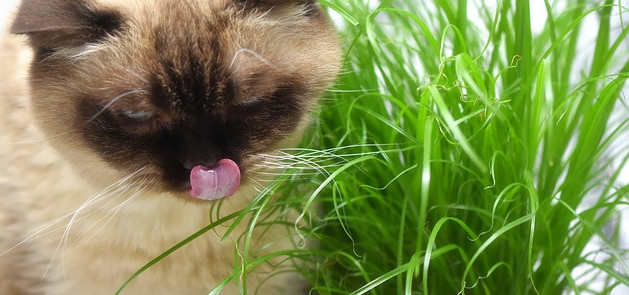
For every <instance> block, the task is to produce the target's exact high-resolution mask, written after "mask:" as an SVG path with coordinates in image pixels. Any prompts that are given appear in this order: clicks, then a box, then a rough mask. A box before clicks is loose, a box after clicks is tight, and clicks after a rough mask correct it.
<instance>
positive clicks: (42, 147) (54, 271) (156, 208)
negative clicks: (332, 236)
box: [0, 0, 341, 295]
mask: <svg viewBox="0 0 629 295" xmlns="http://www.w3.org/2000/svg"><path fill="white" fill-rule="evenodd" d="M10 31H11V33H13V34H14V35H7V36H5V37H4V38H3V40H2V42H1V44H0V46H1V52H0V58H1V59H0V65H1V66H2V72H1V73H0V163H2V165H0V227H1V228H2V232H0V294H5V295H17V294H46V295H60V294H95V295H99V294H114V293H115V292H116V290H117V289H118V288H119V287H120V286H121V285H122V284H123V283H124V282H125V281H126V280H127V279H128V278H129V277H130V276H131V275H132V274H133V273H134V272H136V271H137V270H138V269H140V268H141V267H142V266H143V265H145V264H146V263H147V262H149V261H151V260H152V259H153V258H155V257H157V256H158V255H160V254H162V253H163V252H164V251H165V250H167V249H169V248H170V247H172V246H173V245H175V244H177V243H178V242H180V241H182V240H183V239H185V238H187V237H189V236H190V235H191V234H193V233H195V232H196V231H198V230H199V229H201V228H203V227H205V226H207V225H208V224H210V223H211V220H210V217H209V212H210V207H211V206H212V204H214V203H215V202H223V203H222V205H221V206H222V209H221V215H222V216H225V215H227V214H230V213H232V212H236V211H238V210H241V209H243V208H245V207H246V206H247V204H248V203H249V202H251V201H252V200H253V199H254V198H255V196H256V195H257V194H258V190H259V188H256V185H257V184H260V183H258V182H257V181H256V175H257V173H258V172H260V171H266V170H265V169H270V168H268V167H265V166H264V156H263V155H265V154H273V153H274V152H275V151H277V150H278V149H281V148H285V147H292V146H294V145H296V144H297V143H298V142H299V141H300V139H301V137H302V134H303V133H304V130H305V129H306V128H307V126H308V124H309V122H310V118H311V112H312V110H313V108H314V107H315V106H316V104H317V101H318V98H319V97H320V96H321V95H322V94H323V92H324V90H325V89H326V88H328V87H330V86H331V84H332V83H333V82H334V80H335V78H336V76H337V74H338V72H339V69H340V66H341V49H340V43H339V40H338V37H337V35H336V33H335V31H334V29H333V27H332V24H331V21H330V20H329V19H328V17H327V16H326V14H325V12H324V11H323V10H322V8H321V6H320V5H319V4H318V3H317V2H316V1H314V0H283V1H279V0H264V1H263V0H150V1H149V0H22V1H21V3H20V4H19V6H18V7H17V10H16V13H15V16H14V20H13V22H12V25H11V26H10ZM24 43H26V44H27V45H25V44H24ZM260 181H261V182H262V180H260ZM262 185H264V183H262ZM225 230H226V229H225V228H222V227H219V228H217V229H215V231H211V232H208V233H206V234H204V235H202V236H200V237H199V238H197V239H195V240H193V241H192V242H190V243H189V244H188V245H186V246H184V247H183V248H181V249H179V250H178V251H175V252H174V253H172V254H171V255H169V256H167V257H166V258H164V259H163V260H161V261H160V262H158V263H157V264H155V265H154V266H152V267H151V268H149V269H148V270H146V271H145V272H144V273H142V274H141V275H140V276H139V277H137V278H136V279H135V280H133V281H132V282H131V283H130V284H129V285H128V286H127V287H126V288H125V289H124V290H123V292H122V294H138V295H142V294H207V293H208V292H209V291H210V290H212V289H213V288H214V287H215V286H216V285H217V284H218V283H219V282H220V281H222V280H223V279H224V278H225V277H226V276H227V275H228V274H230V273H231V271H232V270H233V269H234V267H237V265H234V248H235V245H236V243H238V242H237V232H241V233H242V232H243V231H244V230H245V225H239V227H238V228H237V229H236V230H235V231H234V233H233V234H231V235H229V236H228V238H226V239H221V236H222V234H224V233H225ZM252 241H257V242H256V243H255V245H254V246H252V249H254V250H252V251H257V250H255V249H257V248H256V247H258V248H264V249H263V250H260V251H270V252H272V251H278V250H282V249H288V248H290V247H294V246H293V245H294V243H293V240H292V237H291V236H290V234H288V233H287V232H286V230H285V229H277V230H275V229H271V230H267V231H265V232H264V233H262V232H255V231H254V238H253V239H252ZM273 271H274V269H273V268H272V267H271V266H263V267H260V268H258V269H256V270H253V272H252V273H251V274H249V275H248V278H249V279H248V284H247V291H248V292H249V293H253V292H255V291H258V292H259V294H296V293H295V292H297V291H296V290H297V289H298V288H300V283H299V278H297V277H295V276H293V275H289V274H279V275H273V276H270V274H271V273H273ZM242 291H243V290H241V289H239V287H238V286H237V285H235V284H233V283H232V284H230V285H228V286H226V287H225V288H224V289H223V292H222V293H221V294H238V293H240V292H242Z"/></svg>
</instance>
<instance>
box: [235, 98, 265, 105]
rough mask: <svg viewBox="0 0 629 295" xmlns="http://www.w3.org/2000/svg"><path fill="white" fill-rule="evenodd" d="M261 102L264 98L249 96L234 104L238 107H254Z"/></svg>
mask: <svg viewBox="0 0 629 295" xmlns="http://www.w3.org/2000/svg"><path fill="white" fill-rule="evenodd" d="M262 102H264V99H262V98H260V97H251V98H249V99H247V100H245V101H241V102H238V103H237V104H236V106H239V107H255V106H259V105H260V104H261V103H262Z"/></svg>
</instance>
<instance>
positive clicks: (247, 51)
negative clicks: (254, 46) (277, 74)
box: [229, 48, 276, 69]
mask: <svg viewBox="0 0 629 295" xmlns="http://www.w3.org/2000/svg"><path fill="white" fill-rule="evenodd" d="M243 52H244V53H248V54H250V55H252V56H253V57H255V58H256V59H258V60H259V61H261V62H262V63H263V64H265V65H267V66H269V67H271V68H273V69H275V68H276V66H275V65H274V64H273V63H272V62H271V61H269V60H268V59H266V58H265V57H264V56H262V55H261V54H259V53H257V52H255V51H253V50H251V49H249V48H241V49H239V50H238V51H236V53H234V57H233V58H232V61H231V63H230V64H229V68H230V69H231V68H232V67H233V66H234V63H235V62H236V58H237V57H238V55H240V54H241V53H243Z"/></svg>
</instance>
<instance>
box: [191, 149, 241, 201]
mask: <svg viewBox="0 0 629 295" xmlns="http://www.w3.org/2000/svg"><path fill="white" fill-rule="evenodd" d="M240 179H241V174H240V167H239V166H238V164H236V162H234V161H233V160H231V159H221V160H219V161H218V162H217V164H216V165H215V166H213V167H207V166H204V165H196V166H194V167H193V168H192V170H191V171H190V191H189V195H190V196H191V197H193V198H197V199H201V200H206V201H211V200H218V199H222V198H225V197H230V196H232V195H233V194H234V193H236V191H238V188H239V187H240Z"/></svg>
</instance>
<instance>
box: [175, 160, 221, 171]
mask: <svg viewBox="0 0 629 295" xmlns="http://www.w3.org/2000/svg"><path fill="white" fill-rule="evenodd" d="M217 164H218V160H217V159H204V160H198V159H197V160H195V159H186V160H184V161H183V162H182V163H181V165H182V166H183V167H184V168H186V169H187V170H192V168H194V167H196V166H198V165H203V166H205V167H215V166H216V165H217Z"/></svg>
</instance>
